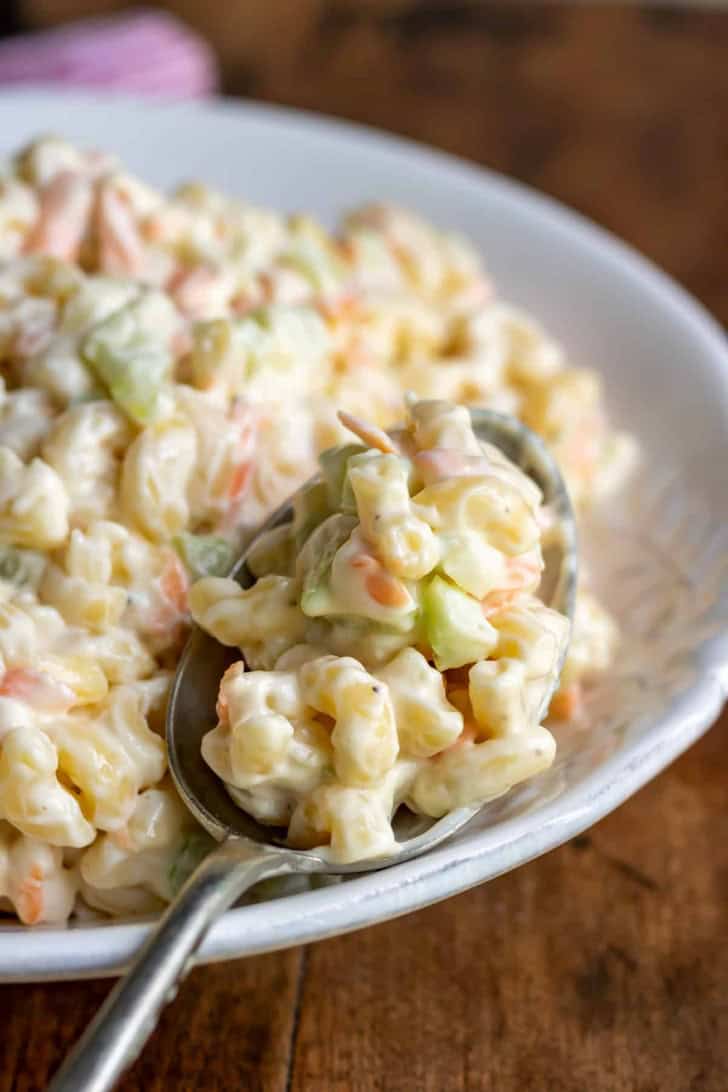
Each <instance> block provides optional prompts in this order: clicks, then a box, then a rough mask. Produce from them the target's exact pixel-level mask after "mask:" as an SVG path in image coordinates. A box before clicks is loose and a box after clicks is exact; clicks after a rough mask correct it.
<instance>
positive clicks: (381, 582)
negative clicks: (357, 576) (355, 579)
mask: <svg viewBox="0 0 728 1092" xmlns="http://www.w3.org/2000/svg"><path fill="white" fill-rule="evenodd" d="M349 564H350V565H351V568H352V569H364V570H365V572H366V576H365V577H364V587H365V588H366V590H367V594H368V595H370V596H371V597H372V599H373V600H374V602H375V603H380V604H381V605H382V606H383V607H406V606H407V604H408V603H409V595H408V593H407V589H406V588H405V586H404V584H402V583H401V582H400V581H399V580H397V579H396V578H395V577H394V576H392V575H391V573H388V572H387V570H386V569H385V568H384V566H383V565H381V564H380V563H379V562H378V561H377V559H376V558H374V557H371V556H370V555H369V554H358V555H357V556H356V557H354V558H352V560H351V561H350V562H349Z"/></svg>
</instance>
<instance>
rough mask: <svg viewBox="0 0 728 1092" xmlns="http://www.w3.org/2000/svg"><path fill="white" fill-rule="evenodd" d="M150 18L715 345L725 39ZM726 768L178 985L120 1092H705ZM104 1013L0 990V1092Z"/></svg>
mask: <svg viewBox="0 0 728 1092" xmlns="http://www.w3.org/2000/svg"><path fill="white" fill-rule="evenodd" d="M170 6H175V5H170ZM177 6H178V7H180V6H182V7H184V9H185V13H186V14H187V15H188V16H189V17H190V18H192V19H193V20H195V21H197V23H198V25H200V26H201V27H202V28H204V29H206V30H207V32H208V33H209V34H210V36H211V37H212V38H213V39H215V38H216V37H218V38H220V37H224V38H225V49H224V51H223V59H224V81H225V86H226V88H227V89H228V90H229V91H230V92H231V93H245V94H248V95H252V96H255V97H258V98H263V99H268V100H271V101H276V102H284V103H289V104H292V105H297V106H305V107H310V108H315V109H320V110H324V111H326V112H329V113H334V114H339V115H341V116H344V117H349V118H353V119H356V120H359V121H365V122H369V123H372V124H378V125H382V126H384V127H386V128H389V129H392V130H395V131H397V132H401V133H405V134H407V135H411V136H415V137H418V138H420V139H423V140H427V141H430V142H432V143H435V144H437V145H439V146H441V147H443V148H446V149H448V150H451V151H455V152H458V153H461V154H464V155H467V156H469V157H470V158H472V159H475V160H478V161H480V162H482V163H486V164H488V165H490V166H493V167H496V168H497V169H500V170H504V171H506V172H508V173H510V174H512V175H514V176H516V177H518V178H521V179H523V180H525V181H527V182H530V183H533V184H535V185H537V186H539V187H540V188H542V189H544V190H546V191H548V192H550V193H552V194H554V195H555V196H557V197H560V198H562V199H563V200H566V201H568V202H569V203H570V204H572V205H574V206H576V207H577V208H579V209H581V210H582V211H584V212H586V213H587V214H589V215H590V216H593V217H594V218H595V219H597V220H598V221H600V222H601V223H603V224H605V225H606V226H608V227H610V228H612V229H613V230H615V231H616V232H618V233H619V234H620V235H622V236H624V237H625V238H627V239H628V240H629V241H630V242H632V243H634V244H635V245H636V246H638V247H639V248H640V249H642V250H643V251H645V252H646V253H647V254H648V255H649V256H651V257H652V258H654V259H655V260H656V261H658V262H659V263H660V264H662V265H663V266H665V267H666V268H667V269H668V270H669V271H670V272H671V273H672V274H673V275H674V276H675V277H677V278H678V280H680V281H682V282H683V283H684V284H685V285H686V286H687V287H688V288H690V289H691V290H692V291H693V292H694V293H695V294H696V295H698V296H699V297H701V298H702V299H703V301H704V302H705V303H706V304H707V305H708V307H710V308H711V309H712V310H713V312H714V313H715V314H716V315H717V316H718V317H719V318H720V319H721V320H722V321H724V322H726V321H728V187H727V186H726V182H727V180H728V122H727V119H728V48H727V47H728V16H727V15H725V14H720V13H717V12H711V13H707V12H704V13H697V12H690V13H687V12H680V11H677V10H663V9H659V8H658V9H656V8H649V9H638V8H634V9H626V8H622V7H597V8H585V7H581V6H579V5H577V6H573V7H561V6H559V7H547V8H542V7H533V6H530V5H519V6H512V5H507V6H506V5H498V6H491V5H488V6H486V5H482V4H478V3H459V2H456V0H454V2H450V3H446V2H442V3H438V2H435V0H428V2H423V3H414V2H402V0H399V2H398V0H377V2H374V0H368V2H364V0H362V2H356V0H349V2H345V0H338V2H336V0H332V2H322V3H315V2H313V0H311V2H309V0H305V2H304V3H302V5H301V8H300V9H298V8H297V7H296V8H295V11H296V12H297V13H298V14H297V16H295V17H294V16H293V14H291V15H290V22H291V26H290V34H288V35H287V36H286V35H285V30H286V23H285V17H284V15H283V14H282V13H284V11H285V8H284V6H283V5H281V4H279V3H275V2H274V0H271V3H270V6H269V10H270V13H271V19H270V27H269V28H268V30H267V31H266V28H265V26H264V21H262V20H261V19H260V18H259V17H257V18H256V19H255V20H253V22H254V24H255V26H254V29H255V33H254V34H251V35H250V36H248V35H247V34H246V22H245V14H244V13H245V7H244V5H242V4H241V5H240V6H238V7H236V8H235V10H236V11H237V13H238V14H237V21H235V20H232V21H231V19H232V17H231V15H230V10H229V7H228V6H227V5H222V4H220V5H207V7H206V8H203V6H202V5H199V4H195V3H194V0H190V2H188V3H182V4H181V5H177ZM223 8H225V9H226V11H227V14H226V15H225V16H224V18H223V15H222V14H221V9H223ZM288 10H289V12H292V11H293V10H294V4H290V5H289V6H288ZM223 23H224V28H223V30H221V29H220V26H221V25H222V24H223ZM283 37H285V38H286V40H285V41H283V40H282V38H283ZM727 744H728V719H726V717H724V718H723V720H722V722H721V724H720V725H719V726H717V727H716V728H715V729H714V730H713V731H712V732H710V733H709V734H708V735H707V736H706V737H705V738H704V739H703V740H702V741H701V742H700V743H698V744H697V745H696V746H695V747H694V748H693V749H692V750H691V751H690V752H688V753H687V754H686V755H685V756H683V757H682V758H681V759H680V760H679V761H678V762H676V763H675V764H674V765H673V766H672V767H671V768H670V769H669V770H667V771H666V772H665V773H663V774H662V775H661V776H660V777H659V778H657V780H655V781H654V782H653V783H651V784H650V785H649V786H647V787H646V788H645V789H643V790H642V791H641V792H640V793H639V794H638V795H637V796H636V797H634V798H633V799H632V800H631V801H629V802H628V803H627V804H625V805H623V807H622V808H620V809H619V810H618V811H617V812H616V813H615V814H613V815H612V816H610V817H609V818H607V819H606V820H604V821H603V822H602V823H600V824H599V825H598V826H597V827H595V828H594V829H593V830H592V831H591V832H590V833H589V834H588V835H585V836H582V837H580V838H577V839H575V840H574V841H572V842H571V843H569V844H568V845H565V846H563V847H562V848H561V849H558V850H556V851H554V852H552V853H550V854H549V855H548V856H546V857H544V858H542V859H540V860H538V861H534V862H532V863H531V864H529V865H527V866H525V867H524V868H521V869H519V870H518V871H516V872H514V873H511V874H510V875H507V876H503V877H501V878H500V879H498V880H495V881H493V882H492V883H490V884H488V885H487V886H485V887H481V888H479V889H476V890H474V891H471V892H468V893H466V894H464V895H461V896H459V897H458V898H455V899H452V900H450V901H449V902H446V903H443V904H440V905H438V906H435V907H431V908H430V909H427V910H423V911H421V912H419V913H417V914H413V915H411V916H409V917H406V918H403V919H400V920H399V921H395V922H391V923H388V924H386V925H381V926H377V927H375V928H372V929H369V930H365V931H363V932H360V933H356V934H353V935H351V936H348V937H343V938H339V939H336V940H331V941H327V942H324V943H321V944H318V945H314V946H312V947H310V948H308V949H305V950H302V949H297V950H293V951H289V952H282V953H275V954H272V955H267V956H263V957H260V958H256V959H249V960H245V961H242V960H241V961H235V962H230V963H227V964H223V965H219V966H214V967H205V968H200V969H198V970H196V971H195V972H193V974H192V975H191V976H190V978H189V979H188V980H187V982H186V983H185V984H184V986H183V987H182V989H181V990H180V994H179V997H178V999H177V1001H176V1002H175V1004H174V1006H173V1007H172V1008H170V1009H168V1010H167V1011H166V1013H165V1014H164V1016H163V1019H162V1022H161V1025H160V1027H159V1028H158V1030H157V1032H156V1033H155V1035H154V1037H153V1039H152V1041H151V1043H150V1044H149V1046H148V1048H147V1050H146V1052H145V1053H144V1055H143V1057H142V1059H141V1060H140V1061H139V1062H138V1063H137V1065H136V1066H135V1067H134V1069H133V1070H132V1071H131V1073H130V1074H129V1075H128V1077H127V1078H126V1079H125V1080H124V1082H123V1084H122V1090H123V1092H163V1090H164V1092H170V1090H174V1092H188V1090H189V1092H197V1090H199V1092H214V1090H220V1092H233V1090H237V1089H241V1090H254V1092H257V1090H261V1092H288V1090H290V1092H350V1090H351V1092H380V1090H381V1092H420V1090H423V1092H728V746H727ZM108 988H109V984H108V983H106V982H92V983H88V982H87V983H70V984H55V985H49V986H32V987H25V986H5V987H0V1092H36V1090H41V1089H43V1088H44V1087H45V1086H46V1083H47V1081H48V1079H49V1076H50V1074H52V1072H53V1071H54V1069H55V1068H56V1067H57V1065H58V1063H59V1061H60V1059H61V1057H62V1056H63V1054H64V1052H65V1051H66V1050H67V1048H68V1047H69V1046H70V1044H71V1043H72V1042H73V1041H74V1040H75V1039H76V1037H77V1036H78V1035H79V1033H80V1032H81V1030H82V1029H83V1027H84V1026H85V1024H86V1023H87V1021H88V1020H89V1018H90V1017H91V1016H92V1014H93V1013H94V1011H95V1010H96V1008H97V1007H98V1005H99V1003H100V1002H101V1000H102V999H103V997H104V996H105V995H106V992H107V991H108Z"/></svg>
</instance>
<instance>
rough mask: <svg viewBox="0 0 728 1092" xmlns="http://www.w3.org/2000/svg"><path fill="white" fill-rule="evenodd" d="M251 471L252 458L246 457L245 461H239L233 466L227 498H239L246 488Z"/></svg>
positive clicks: (232, 499) (234, 499) (233, 499)
mask: <svg viewBox="0 0 728 1092" xmlns="http://www.w3.org/2000/svg"><path fill="white" fill-rule="evenodd" d="M252 473H253V462H252V459H248V460H247V462H244V463H240V465H239V466H236V467H235V470H234V471H233V476H232V478H231V479H230V485H229V486H228V499H229V500H231V501H236V500H239V498H240V497H241V496H242V495H243V493H244V492H245V490H246V489H247V487H248V485H249V483H250V477H251V474H252Z"/></svg>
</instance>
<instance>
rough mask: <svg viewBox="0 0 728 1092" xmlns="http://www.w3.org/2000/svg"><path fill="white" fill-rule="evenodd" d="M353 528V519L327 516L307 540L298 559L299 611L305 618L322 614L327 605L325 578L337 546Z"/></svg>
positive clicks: (329, 598)
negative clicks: (301, 578) (300, 580)
mask: <svg viewBox="0 0 728 1092" xmlns="http://www.w3.org/2000/svg"><path fill="white" fill-rule="evenodd" d="M356 526H357V520H356V519H355V518H354V517H353V516H347V515H343V514H341V513H338V514H336V515H333V516H329V518H328V519H327V520H324V522H323V523H322V524H321V525H320V526H319V527H317V528H316V530H315V531H314V532H313V534H312V535H311V536H310V537H309V539H308V542H307V543H306V545H305V547H304V549H303V550H302V551H301V553H300V555H299V558H298V568H299V573H300V574H302V576H303V588H302V591H301V610H302V611H303V613H304V614H306V615H308V617H309V618H317V617H320V616H322V615H325V614H326V613H327V611H328V609H329V608H330V605H331V596H330V592H329V577H330V575H331V566H332V564H333V561H334V557H335V556H336V552H337V550H338V549H339V547H340V546H343V544H344V543H345V542H346V540H347V539H348V538H349V536H350V535H351V532H352V531H353V530H354V528H355V527H356Z"/></svg>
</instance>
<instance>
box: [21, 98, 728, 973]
mask: <svg viewBox="0 0 728 1092" xmlns="http://www.w3.org/2000/svg"><path fill="white" fill-rule="evenodd" d="M49 130H52V131H56V132H59V133H63V134H65V135H68V136H69V137H70V138H72V139H74V140H78V141H80V142H82V143H90V144H95V145H98V146H101V147H105V148H110V149H114V150H117V151H118V152H119V153H120V155H121V156H122V157H123V158H124V159H125V161H126V162H127V163H128V164H129V165H130V167H131V168H132V169H134V170H135V171H137V172H139V173H140V174H141V175H142V176H143V177H145V178H148V179H150V180H152V181H153V182H155V183H158V184H161V185H167V184H171V183H174V182H176V181H179V180H181V179H184V178H190V177H199V178H203V179H206V180H208V181H210V182H211V183H212V184H214V185H217V186H220V187H223V188H225V189H227V190H229V191H232V192H235V193H238V194H241V195H245V196H246V197H248V198H249V199H251V200H252V201H255V202H258V203H261V204H267V205H272V206H279V207H281V208H285V209H305V210H311V211H313V212H314V213H316V214H318V215H319V216H320V217H321V218H322V219H324V220H326V221H331V220H332V219H333V217H334V216H335V214H336V213H337V212H339V211H340V210H342V209H344V208H346V207H348V206H351V205H355V204H357V203H358V202H361V201H364V200H367V199H370V198H372V197H380V198H386V199H389V200H393V201H396V202H400V203H403V204H405V205H409V206H413V207H415V208H418V209H420V210H421V211H422V212H423V213H424V214H425V215H427V216H430V217H432V218H433V219H434V220H436V221H438V222H440V223H441V224H443V225H448V226H451V227H453V228H457V229H461V230H462V231H464V232H465V233H467V234H468V235H469V236H470V237H471V238H472V239H474V241H475V242H476V243H477V244H478V246H479V247H480V248H481V250H482V252H483V254H484V256H485V260H486V263H487V265H488V267H489V269H490V271H491V272H492V274H493V276H494V278H495V281H496V283H497V285H498V288H499V290H500V292H501V294H502V295H503V297H504V298H505V299H508V300H512V301H513V302H516V303H518V304H521V305H523V306H525V307H526V308H527V309H528V310H530V311H531V312H532V313H533V314H534V315H536V316H538V317H539V318H540V319H541V320H542V321H543V322H544V324H545V325H546V326H547V328H548V329H549V330H550V331H551V332H552V333H554V334H555V335H556V336H557V337H558V338H559V339H561V341H563V343H564V344H565V346H566V348H567V350H568V353H569V356H570V357H571V359H572V360H573V361H574V362H576V363H579V364H584V365H588V366H589V367H593V368H596V369H597V370H598V371H599V372H601V374H602V375H603V377H604V382H605V386H606V391H607V396H608V403H609V409H610V412H611V414H612V416H613V418H614V420H615V421H616V422H618V423H619V424H620V425H621V426H623V427H625V428H627V429H630V430H631V431H633V432H634V433H635V434H636V436H637V437H638V439H639V441H640V444H641V445H642V448H643V451H644V455H645V471H644V473H643V474H642V475H641V477H640V480H639V481H638V482H637V483H636V485H635V489H634V490H633V496H632V497H631V498H625V499H624V500H623V501H622V502H620V504H619V506H618V509H617V510H616V511H615V510H614V509H612V510H611V512H610V515H609V517H608V518H606V517H603V516H600V517H595V519H594V520H592V526H591V528H590V529H589V534H588V538H590V539H593V540H594V541H593V544H592V546H591V547H590V549H591V552H592V553H593V558H594V561H593V564H594V571H595V574H596V577H597V583H598V584H602V585H607V587H608V600H609V603H610V605H611V607H612V608H613V609H614V610H615V611H616V612H617V614H618V616H619V618H620V621H621V624H622V626H623V630H624V634H625V639H624V642H623V647H622V651H621V654H620V657H619V662H618V663H617V665H616V667H615V669H614V670H613V671H612V672H611V673H610V675H609V677H608V678H606V679H605V680H604V683H603V685H602V686H601V687H600V691H599V692H598V693H597V694H596V695H595V696H594V698H593V700H592V703H591V706H590V714H589V721H588V724H587V725H586V726H583V727H581V728H578V729H569V730H567V731H565V732H562V733H561V736H560V741H559V742H560V746H559V755H558V759H557V762H556V764H555V766H554V768H553V769H552V770H551V771H549V773H548V774H546V775H544V776H542V777H541V778H539V779H537V781H535V782H533V783H532V784H531V785H530V786H528V787H527V788H524V789H523V790H521V791H517V792H514V793H512V794H510V795H509V796H508V797H506V798H504V799H502V800H500V801H497V802H496V803H494V804H493V805H492V806H490V807H489V808H487V809H486V810H485V811H484V813H483V814H482V815H481V816H480V817H479V818H478V819H477V820H476V821H475V822H474V823H473V824H472V826H470V827H469V828H468V829H467V830H465V831H464V832H462V833H461V834H460V835H459V836H458V837H457V838H455V839H453V840H452V841H451V842H450V843H448V844H447V845H444V846H442V847H441V848H440V849H438V850H436V851H435V852H433V853H431V854H430V855H428V856H426V857H424V858H421V859H420V860H415V861H411V862H409V863H407V864H402V865H399V866H396V867H394V868H390V869H387V870H385V871H382V872H380V873H373V874H370V875H365V876H362V877H360V878H354V879H351V880H348V881H347V882H345V883H341V884H338V885H333V886H328V887H324V888H320V889H318V890H314V891H305V892H303V893H298V894H294V895H287V896H286V897H283V898H278V899H275V900H273V901H269V902H266V903H264V904H257V905H252V906H247V907H242V908H240V909H235V910H232V911H230V912H229V913H228V914H226V915H225V917H224V918H223V919H222V920H221V921H220V922H219V923H218V924H217V925H216V926H215V927H214V928H213V930H212V932H211V933H210V935H209V936H208V938H207V940H206V942H205V944H204V947H203V949H202V959H203V960H214V959H223V958H226V957H231V956H241V955H247V954H250V953H254V952H262V951H266V950H269V949H273V948H282V947H286V946H288V945H292V944H300V943H302V942H306V941H311V940H316V939H317V938H321V937H325V936H331V935H333V934H335V933H342V932H345V931H347V930H351V929H356V928H359V927H361V926H364V925H369V924H371V923H373V922H377V921H382V920H384V919H387V918H391V917H394V916H396V915H398V914H404V913H406V912H408V911H410V910H415V909H417V908H418V907H422V906H426V905H427V904H428V903H432V902H436V901H437V900H438V899H443V898H445V897H447V896H448V895H453V894H456V893H457V892H460V891H464V890H465V889H466V888H469V887H472V886H473V885H475V884H478V883H482V882H483V881H484V880H487V879H489V878H490V877H492V876H496V875H498V874H499V873H502V872H506V871H507V870H508V869H511V868H515V867H516V866H517V865H521V864H523V863H524V862H526V861H528V860H530V859H531V858H533V857H535V856H537V855H538V854H540V853H544V852H546V851H547V850H549V849H551V848H552V847H554V846H556V845H559V844H560V843H561V842H563V841H565V840H566V839H567V838H571V837H572V836H573V835H575V834H577V833H578V832H579V831H582V830H584V829H585V828H586V827H588V826H590V825H591V824H592V823H594V822H596V820H598V819H600V818H601V817H602V816H603V815H605V814H607V812H609V811H611V810H612V809H613V808H615V807H617V805H618V804H620V803H621V802H622V801H623V800H625V799H626V798H627V797H628V796H630V795H631V794H632V793H633V792H635V791H636V790H637V789H638V788H639V787H640V786H641V785H643V784H644V783H645V782H646V781H648V780H649V779H650V778H651V777H654V776H655V774H656V773H658V772H659V771H660V770H661V769H662V768H663V767H664V766H665V765H667V763H669V762H670V761H672V759H674V758H675V757H676V756H677V755H679V754H680V753H681V752H682V751H683V750H684V749H685V748H686V747H687V746H689V744H691V743H692V742H693V741H694V740H695V739H697V738H698V737H699V736H700V734H701V733H702V732H703V731H704V730H705V729H706V728H707V727H708V726H709V725H710V724H711V723H712V721H713V720H714V719H715V718H716V716H717V715H718V713H719V711H720V708H721V704H722V702H723V700H724V697H725V693H726V690H727V689H728V601H727V597H726V562H727V559H728V557H727V555H728V551H727V535H726V532H727V530H728V490H726V471H725V465H726V462H725V460H726V453H727V452H728V444H727V443H726V441H727V439H728V347H727V345H726V341H725V339H724V336H723V333H722V331H721V330H720V329H719V327H718V326H717V325H716V324H715V323H714V322H713V321H712V319H711V318H710V317H709V316H708V315H707V314H706V313H705V311H703V310H702V309H701V307H700V306H699V305H698V304H697V303H695V302H694V301H693V300H692V299H691V298H690V297H689V296H688V295H686V293H685V292H684V291H682V289H680V288H679V287H678V286H677V285H676V284H674V283H673V282H672V281H670V280H669V279H668V278H667V277H666V276H664V275H663V274H662V273H660V272H659V271H658V270H657V269H655V268H654V267H653V266H651V265H650V264H649V263H648V262H646V261H645V260H644V259H642V258H640V257H639V256H638V255H637V254H635V253H634V252H633V251H631V250H629V249H628V248H627V247H625V246H624V245H622V244H621V243H619V242H617V241H616V240H615V239H614V238H612V237H611V236H609V235H608V234H606V233H605V232H603V231H601V230H600V229H599V228H597V227H595V226H593V225H592V224H590V223H588V222H587V221H585V220H584V219H582V218H580V217H579V216H577V215H575V214H573V213H571V212H568V211H567V210H566V209H564V208H562V207H561V206H559V205H558V204H556V203H555V202H553V201H551V200H548V199H546V198H544V197H541V196H539V195H538V194H536V193H533V192H531V191H530V190H528V189H525V188H524V187H522V186H519V185H516V184H514V183H513V182H509V181H507V180H506V179H504V178H501V177H498V176H497V175H494V174H492V173H489V172H487V171H484V170H481V169H478V168H476V167H474V166H470V165H468V164H466V163H463V162H461V161H458V160H456V159H453V158H451V157H449V156H445V155H442V154H439V153H437V152H434V151H430V150H428V149H426V148H423V147H419V146H416V145H414V144H411V143H408V142H406V141H402V140H396V139H394V138H392V137H388V136H384V135H382V134H379V133H375V132H372V131H369V130H366V129H362V128H357V127H354V126H350V125H345V124H342V123H339V122H333V121H325V120H322V119H319V118H315V117H311V116H307V115H305V114H297V113H291V112H288V111H282V110H277V109H272V108H269V107H261V106H253V105H240V104H232V103H222V104H218V105H214V106H203V105H182V104H172V105H159V106H156V105H150V104H149V103H148V102H145V103H143V105H142V104H135V103H133V102H128V101H120V100H114V101H111V100H105V99H99V98H97V97H95V98H90V97H85V96H84V97H79V96H70V97H66V96H62V95H60V94H59V93H58V92H57V91H53V92H52V93H48V92H43V91H39V92H33V93H22V94H6V95H4V96H0V142H2V145H3V151H4V152H9V151H11V150H12V149H13V148H15V147H17V146H18V145H19V144H21V143H22V142H24V141H27V140H28V139H29V138H30V137H31V136H32V135H34V134H37V133H39V132H47V131H49ZM666 230H669V225H667V227H666ZM659 836H660V834H659V823H656V824H655V837H656V838H659ZM148 928H149V925H148V924H145V923H140V922H129V923H124V922H119V923H109V924H102V925H100V924H76V925H73V926H71V927H69V928H68V929H56V928H39V929H35V930H28V929H23V930H21V929H18V928H17V927H13V926H11V925H5V926H0V978H4V979H5V980H12V979H16V980H23V979H25V980H30V979H52V978H64V977H65V978H73V977H81V976H88V975H97V974H108V973H113V972H115V971H118V970H119V969H120V968H122V967H123V966H124V965H125V964H126V963H127V962H128V960H129V958H130V956H131V955H132V954H133V953H134V951H135V950H136V948H137V947H138V945H139V943H140V941H141V940H142V938H143V937H144V936H145V934H146V933H147V931H148Z"/></svg>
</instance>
